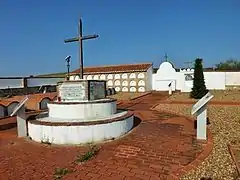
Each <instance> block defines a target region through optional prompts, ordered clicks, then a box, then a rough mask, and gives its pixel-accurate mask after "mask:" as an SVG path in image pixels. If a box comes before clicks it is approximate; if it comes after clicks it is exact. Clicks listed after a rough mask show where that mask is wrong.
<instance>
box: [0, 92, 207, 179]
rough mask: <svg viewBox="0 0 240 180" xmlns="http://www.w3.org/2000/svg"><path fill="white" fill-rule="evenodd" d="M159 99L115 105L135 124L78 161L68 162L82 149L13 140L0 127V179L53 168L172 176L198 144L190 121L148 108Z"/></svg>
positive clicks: (86, 175) (46, 174) (35, 175)
mask: <svg viewBox="0 0 240 180" xmlns="http://www.w3.org/2000/svg"><path fill="white" fill-rule="evenodd" d="M163 98H165V96H163V95H161V94H152V95H147V96H144V97H142V98H139V99H135V100H133V101H131V102H129V103H127V102H123V103H122V104H120V105H119V106H120V107H121V108H128V109H131V110H134V111H135V114H136V115H137V116H138V117H140V118H141V119H142V121H141V123H140V124H139V125H137V126H136V127H135V128H134V129H133V130H132V131H131V132H130V133H129V134H127V135H126V136H124V137H122V138H121V139H119V140H115V141H112V142H107V143H104V144H100V145H99V146H101V149H100V152H99V154H98V155H97V156H96V157H95V158H93V159H92V160H90V161H87V162H86V163H84V164H81V165H80V164H75V163H74V161H75V160H76V156H77V155H79V154H83V153H84V152H86V151H87V147H62V146H49V145H44V144H38V143H34V142H31V141H29V140H26V139H21V138H20V139H17V138H16V128H15V129H12V130H2V131H0V179H1V180H5V179H6V180H7V179H8V180H11V179H12V180H16V179H24V180H28V179H29V180H30V179H34V180H35V179H36V180H38V179H44V180H45V179H46V180H48V179H49V180H50V179H51V180H52V179H54V177H53V174H54V172H55V168H57V167H59V168H68V169H71V170H73V172H72V173H70V174H67V175H66V176H64V178H63V179H68V180H74V179H77V180H79V179H83V180H87V179H98V180H105V179H112V180H117V179H124V180H128V179H130V180H135V179H148V180H150V179H151V180H153V179H160V180H164V179H173V176H172V174H173V172H175V171H176V170H177V169H179V168H182V167H184V166H186V165H188V164H190V163H191V162H192V161H194V160H195V159H196V157H197V156H198V154H199V153H200V152H201V151H202V145H201V144H199V143H197V142H196V141H195V130H194V129H193V122H191V121H189V120H187V119H186V118H185V117H180V116H176V115H171V114H167V113H164V112H162V113H161V112H157V111H153V110H150V108H151V107H152V106H153V105H154V104H156V103H157V101H161V100H162V99H163ZM136 122H137V121H136ZM0 126H1V124H0Z"/></svg>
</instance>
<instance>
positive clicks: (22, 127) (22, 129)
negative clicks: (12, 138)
mask: <svg viewBox="0 0 240 180" xmlns="http://www.w3.org/2000/svg"><path fill="white" fill-rule="evenodd" d="M17 129H18V137H26V136H27V123H26V113H25V107H24V106H22V107H21V108H20V109H19V110H18V111H17Z"/></svg>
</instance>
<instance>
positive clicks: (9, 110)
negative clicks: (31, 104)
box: [7, 101, 19, 116]
mask: <svg viewBox="0 0 240 180" xmlns="http://www.w3.org/2000/svg"><path fill="white" fill-rule="evenodd" d="M18 103H19V102H17V101H13V102H11V103H10V104H9V105H8V106H7V114H8V116H10V115H11V114H12V112H13V110H14V108H15V107H16V106H17V105H18Z"/></svg>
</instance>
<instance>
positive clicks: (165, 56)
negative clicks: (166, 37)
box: [164, 53, 168, 62]
mask: <svg viewBox="0 0 240 180" xmlns="http://www.w3.org/2000/svg"><path fill="white" fill-rule="evenodd" d="M164 59H165V61H166V62H167V61H168V55H167V53H165V55H164Z"/></svg>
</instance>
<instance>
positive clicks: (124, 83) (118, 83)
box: [107, 80, 145, 86]
mask: <svg viewBox="0 0 240 180" xmlns="http://www.w3.org/2000/svg"><path fill="white" fill-rule="evenodd" d="M113 85H114V86H121V85H122V86H137V85H138V86H145V81H144V80H139V81H134V80H132V81H130V82H129V81H127V80H124V81H122V82H121V81H120V80H115V81H112V80H108V81H107V86H113Z"/></svg>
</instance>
